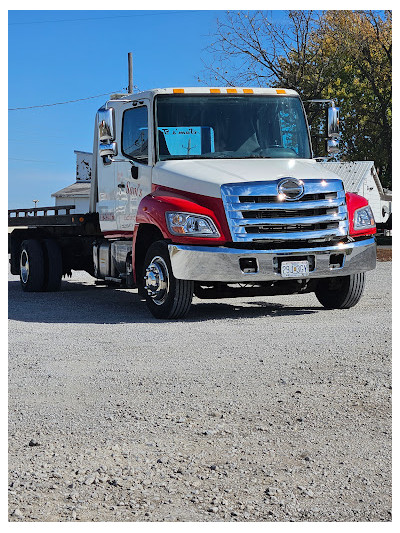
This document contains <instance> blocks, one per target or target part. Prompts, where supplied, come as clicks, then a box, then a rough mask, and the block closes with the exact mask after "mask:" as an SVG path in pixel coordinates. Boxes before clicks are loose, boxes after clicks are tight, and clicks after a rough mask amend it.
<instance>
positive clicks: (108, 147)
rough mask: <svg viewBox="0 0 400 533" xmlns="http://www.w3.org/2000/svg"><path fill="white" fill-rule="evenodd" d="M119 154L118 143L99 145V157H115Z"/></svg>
mask: <svg viewBox="0 0 400 533" xmlns="http://www.w3.org/2000/svg"><path fill="white" fill-rule="evenodd" d="M117 154H118V148H117V143H116V142H112V143H107V144H105V143H104V144H103V143H101V144H100V145H99V155H100V157H105V156H107V157H112V156H114V155H117Z"/></svg>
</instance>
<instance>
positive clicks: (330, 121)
mask: <svg viewBox="0 0 400 533" xmlns="http://www.w3.org/2000/svg"><path fill="white" fill-rule="evenodd" d="M326 130H327V131H326V136H327V137H328V139H336V138H337V137H339V134H340V131H339V108H338V107H334V106H331V107H328V112H327V118H326Z"/></svg>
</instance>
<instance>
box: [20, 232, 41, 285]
mask: <svg viewBox="0 0 400 533" xmlns="http://www.w3.org/2000/svg"><path fill="white" fill-rule="evenodd" d="M19 276H20V282H21V287H22V290H24V291H25V292H39V291H42V290H43V289H44V281H45V279H44V256H43V249H42V246H41V244H40V242H39V241H37V240H35V239H28V240H26V241H23V242H22V243H21V251H20V260H19Z"/></svg>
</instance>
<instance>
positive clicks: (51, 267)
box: [43, 239, 62, 292]
mask: <svg viewBox="0 0 400 533" xmlns="http://www.w3.org/2000/svg"><path fill="white" fill-rule="evenodd" d="M43 251H44V274H45V275H44V278H45V282H44V290H45V291H49V292H52V291H59V290H60V287H61V278H62V255H61V248H60V246H59V245H58V243H57V242H56V241H54V240H52V239H45V240H44V241H43Z"/></svg>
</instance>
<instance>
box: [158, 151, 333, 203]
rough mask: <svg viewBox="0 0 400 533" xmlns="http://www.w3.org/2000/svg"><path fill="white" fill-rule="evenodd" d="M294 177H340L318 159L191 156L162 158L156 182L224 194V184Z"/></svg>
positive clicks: (189, 189)
mask: <svg viewBox="0 0 400 533" xmlns="http://www.w3.org/2000/svg"><path fill="white" fill-rule="evenodd" d="M286 177H292V178H297V179H301V180H307V179H329V178H334V179H338V175H337V174H334V173H333V172H329V170H325V169H324V168H323V166H322V165H320V164H319V163H318V162H317V161H315V160H314V159H206V160H203V159H191V160H189V161H185V160H179V161H159V162H158V163H157V164H156V165H155V167H154V169H153V178H152V181H153V183H154V184H156V185H163V186H165V187H169V188H172V189H178V190H179V191H186V192H192V193H196V194H202V195H204V196H211V197H214V198H220V197H221V185H224V184H226V183H244V182H251V181H272V180H276V179H279V178H286Z"/></svg>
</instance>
